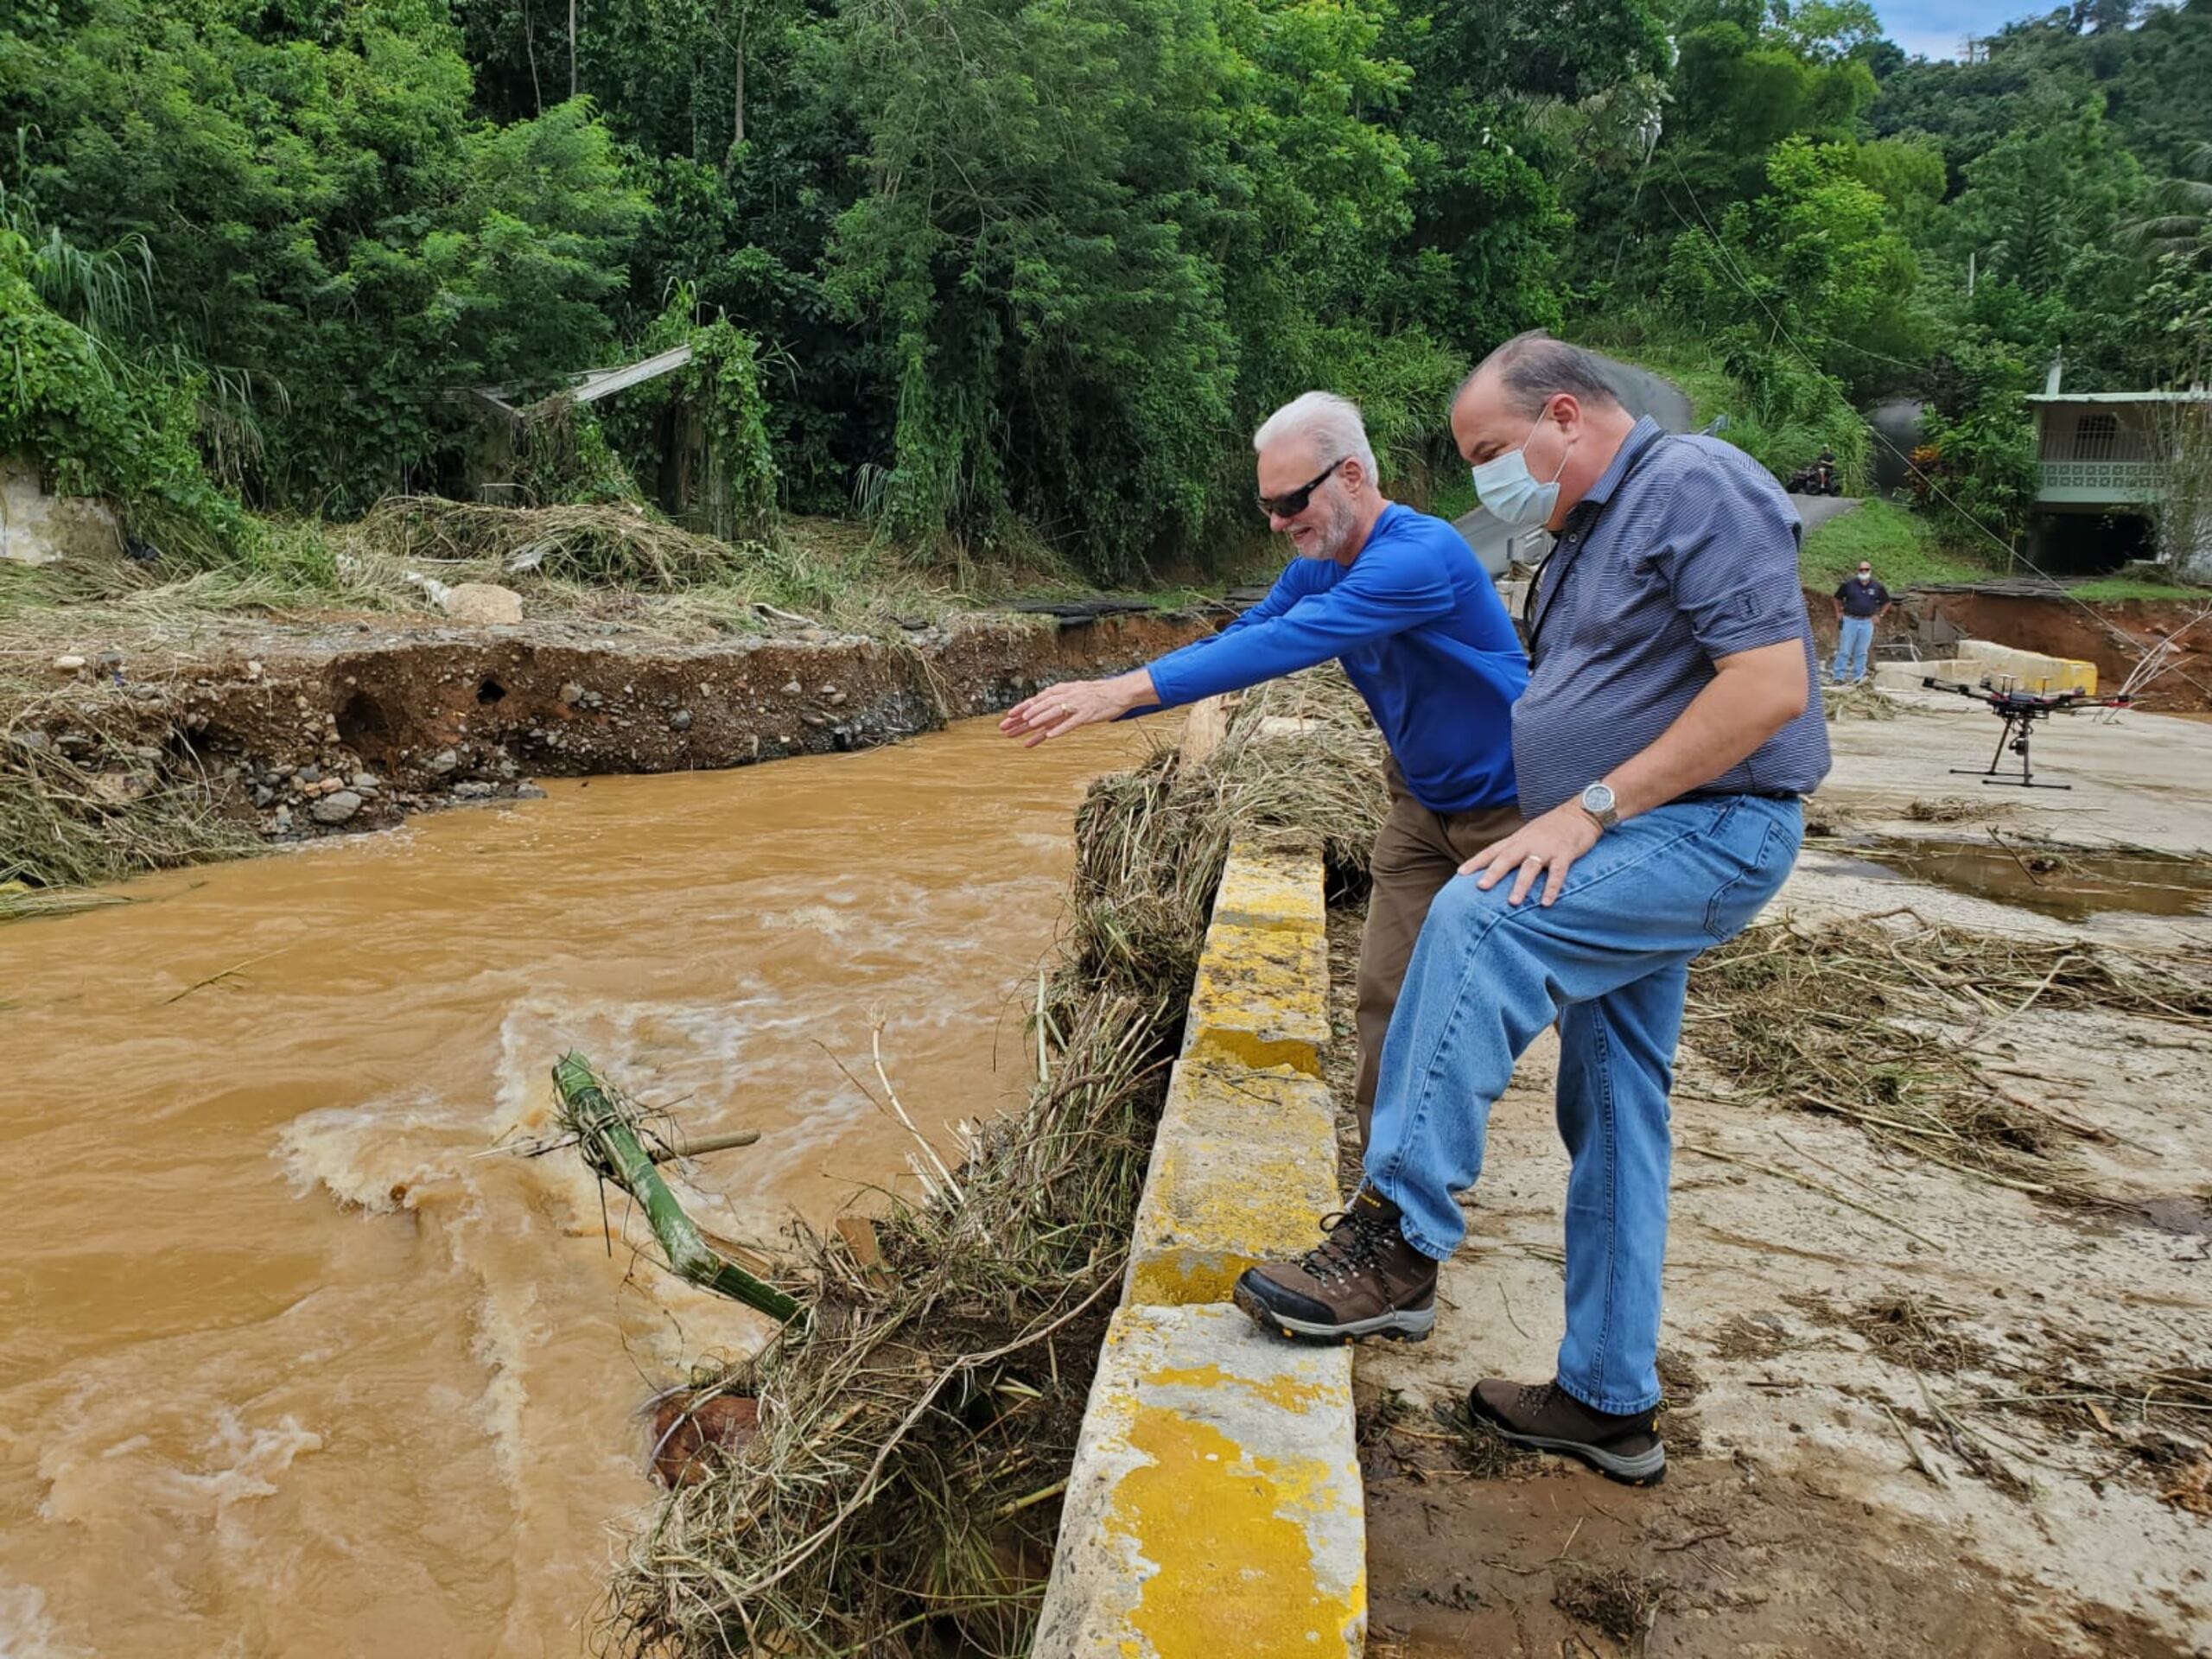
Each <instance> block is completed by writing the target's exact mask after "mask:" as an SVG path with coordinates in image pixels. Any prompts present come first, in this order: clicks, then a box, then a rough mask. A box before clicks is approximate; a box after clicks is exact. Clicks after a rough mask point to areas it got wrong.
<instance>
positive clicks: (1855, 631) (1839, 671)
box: [1828, 616, 1874, 683]
mask: <svg viewBox="0 0 2212 1659" xmlns="http://www.w3.org/2000/svg"><path fill="white" fill-rule="evenodd" d="M1873 644H1874V619H1873V618H1872V617H1871V616H1847V617H1845V618H1844V619H1843V620H1842V622H1841V623H1840V625H1838V626H1837V629H1836V636H1835V661H1834V663H1832V664H1829V666H1828V677H1829V678H1830V679H1832V680H1834V681H1836V682H1838V683H1841V682H1843V681H1846V680H1863V679H1865V678H1866V653H1867V652H1868V651H1869V650H1870V649H1872V645H1873Z"/></svg>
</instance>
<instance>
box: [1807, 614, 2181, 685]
mask: <svg viewBox="0 0 2212 1659" xmlns="http://www.w3.org/2000/svg"><path fill="white" fill-rule="evenodd" d="M2208 604H2212V594H2206V596H2205V597H2204V599H2202V600H2201V601H2197V600H2172V599H2099V600H2082V599H2074V598H2070V597H2068V596H2066V595H2063V594H2050V595H2048V596H2037V595H2031V594H1982V593H1927V592H1915V593H1911V594H1906V595H1904V603H1903V604H1901V605H1900V606H1899V607H1897V609H1896V610H1893V611H1891V613H1890V614H1889V615H1888V616H1887V617H1886V618H1885V619H1884V620H1883V621H1882V623H1881V625H1880V626H1879V627H1878V629H1877V630H1876V632H1875V647H1876V649H1877V650H1880V649H1881V648H1882V647H1883V646H1885V645H1892V644H1895V645H1904V643H1905V642H1906V641H1908V640H1909V639H1911V637H1912V628H1911V616H1912V615H1917V616H1920V617H1923V618H1927V617H1930V616H1936V617H1941V618H1942V620H1944V621H1946V622H1948V623H1949V624H1950V626H1952V627H1954V628H1955V629H1956V630H1957V631H1958V632H1960V633H1961V634H1963V635H1965V636H1966V637H1967V638H1968V639H1993V640H1995V641H1997V642H1998V643H1999V644H2002V645H2017V646H2018V647H2019V648H2020V649H2021V650H2023V651H2036V652H2043V653H2044V654H2045V655H2047V656H2051V657H2065V658H2072V659H2074V660H2075V661H2077V662H2086V663H2094V664H2096V669H2097V683H2098V685H2099V686H2100V687H2101V688H2106V689H2117V688H2118V687H2119V686H2120V683H2122V682H2123V681H2125V680H2126V678H2127V677H2128V676H2129V675H2130V674H2131V673H2133V671H2135V668H2136V666H2137V664H2139V663H2141V662H2142V660H2143V659H2144V658H2145V656H2147V655H2149V654H2150V653H2151V652H2154V651H2157V650H2158V648H2159V647H2160V645H2162V644H2164V642H2165V641H2167V640H2169V639H2172V640H2175V641H2176V642H2177V643H2176V644H2175V646H2174V649H2173V652H2172V654H2171V656H2170V657H2169V658H2168V659H2167V663H2168V666H2167V668H2166V671H2164V673H2163V674H2161V675H2160V676H2159V677H2158V680H2157V681H2156V682H2155V683H2152V685H2151V686H2150V687H2149V689H2148V690H2145V692H2144V693H2143V695H2142V696H2140V697H2139V698H2138V699H2137V701H2138V702H2139V703H2140V705H2141V706H2142V707H2144V708H2145V709H2155V710H2158V711H2160V712H2166V713H2174V712H2179V713H2184V714H2197V713H2202V712H2204V711H2206V710H2212V623H2198V624H2196V626H2194V627H2191V626H2190V624H2191V623H2193V622H2195V621H2196V617H2197V615H2198V613H2200V612H2202V610H2203V609H2204V607H2205V606H2206V605H2208ZM1805 607H1806V609H1807V610H1808V612H1809V613H1811V616H1812V619H1813V637H1814V639H1815V641H1816V642H1817V644H1818V645H1819V646H1820V650H1821V657H1822V658H1823V660H1825V659H1826V658H1827V657H1829V656H1831V655H1833V654H1834V651H1835V635H1836V625H1835V605H1834V600H1833V598H1832V596H1831V595H1830V594H1829V593H1828V592H1827V591H1826V590H1815V589H1814V588H1807V589H1806V590H1805ZM1908 613H1910V614H1908ZM1922 654H1923V655H1926V654H1928V653H1927V652H1926V651H1925V650H1923V653H1922ZM1938 654H1940V653H1938Z"/></svg>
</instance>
